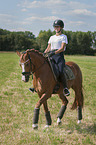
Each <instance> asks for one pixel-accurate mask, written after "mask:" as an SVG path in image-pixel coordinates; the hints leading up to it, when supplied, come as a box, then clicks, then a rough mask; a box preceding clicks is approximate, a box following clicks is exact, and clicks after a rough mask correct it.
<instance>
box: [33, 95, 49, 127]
mask: <svg viewBox="0 0 96 145" xmlns="http://www.w3.org/2000/svg"><path fill="white" fill-rule="evenodd" d="M50 96H51V95H50V94H49V93H44V94H43V95H42V96H41V98H40V100H39V101H38V102H37V103H36V105H35V109H34V115H33V125H32V127H33V128H34V129H35V128H38V120H39V110H40V106H41V105H42V104H43V105H45V103H46V100H47V99H48V98H50ZM47 113H48V112H47ZM46 116H47V114H46Z"/></svg>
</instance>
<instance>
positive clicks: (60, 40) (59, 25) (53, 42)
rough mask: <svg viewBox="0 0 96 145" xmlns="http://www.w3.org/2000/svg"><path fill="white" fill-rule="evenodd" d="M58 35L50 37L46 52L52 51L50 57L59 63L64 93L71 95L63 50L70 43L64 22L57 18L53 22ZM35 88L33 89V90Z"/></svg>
mask: <svg viewBox="0 0 96 145" xmlns="http://www.w3.org/2000/svg"><path fill="white" fill-rule="evenodd" d="M53 27H54V29H55V32H56V35H53V36H51V37H50V39H49V41H48V46H47V49H46V50H45V52H44V53H47V52H50V53H49V57H52V59H54V60H55V62H56V63H57V65H58V68H59V73H60V80H61V82H62V84H63V87H64V89H63V94H64V95H65V96H69V95H70V92H69V90H68V87H67V82H66V77H65V74H64V69H63V68H64V66H65V59H64V54H63V52H64V51H65V49H66V44H68V41H67V36H66V35H64V34H62V29H63V28H64V23H63V21H62V20H55V21H54V23H53ZM32 89H33V90H32ZM29 90H30V91H34V88H29Z"/></svg>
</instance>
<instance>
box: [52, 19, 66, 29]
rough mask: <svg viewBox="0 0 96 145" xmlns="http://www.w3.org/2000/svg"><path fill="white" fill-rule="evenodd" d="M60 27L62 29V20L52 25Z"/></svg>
mask: <svg viewBox="0 0 96 145" xmlns="http://www.w3.org/2000/svg"><path fill="white" fill-rule="evenodd" d="M55 26H60V27H61V28H64V23H63V21H62V20H55V21H54V23H53V27H55Z"/></svg>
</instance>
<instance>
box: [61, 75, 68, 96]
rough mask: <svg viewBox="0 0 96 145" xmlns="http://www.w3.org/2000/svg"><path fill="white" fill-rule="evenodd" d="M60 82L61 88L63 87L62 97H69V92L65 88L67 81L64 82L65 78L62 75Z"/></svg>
mask: <svg viewBox="0 0 96 145" xmlns="http://www.w3.org/2000/svg"><path fill="white" fill-rule="evenodd" d="M60 80H61V82H62V84H63V87H64V89H63V94H64V96H69V95H70V92H69V90H68V87H67V81H66V77H65V74H64V73H62V74H61V75H60Z"/></svg>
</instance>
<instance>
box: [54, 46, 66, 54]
mask: <svg viewBox="0 0 96 145" xmlns="http://www.w3.org/2000/svg"><path fill="white" fill-rule="evenodd" d="M65 47H66V43H62V44H61V48H59V49H58V50H56V51H55V54H58V53H60V52H63V51H64V48H65Z"/></svg>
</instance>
